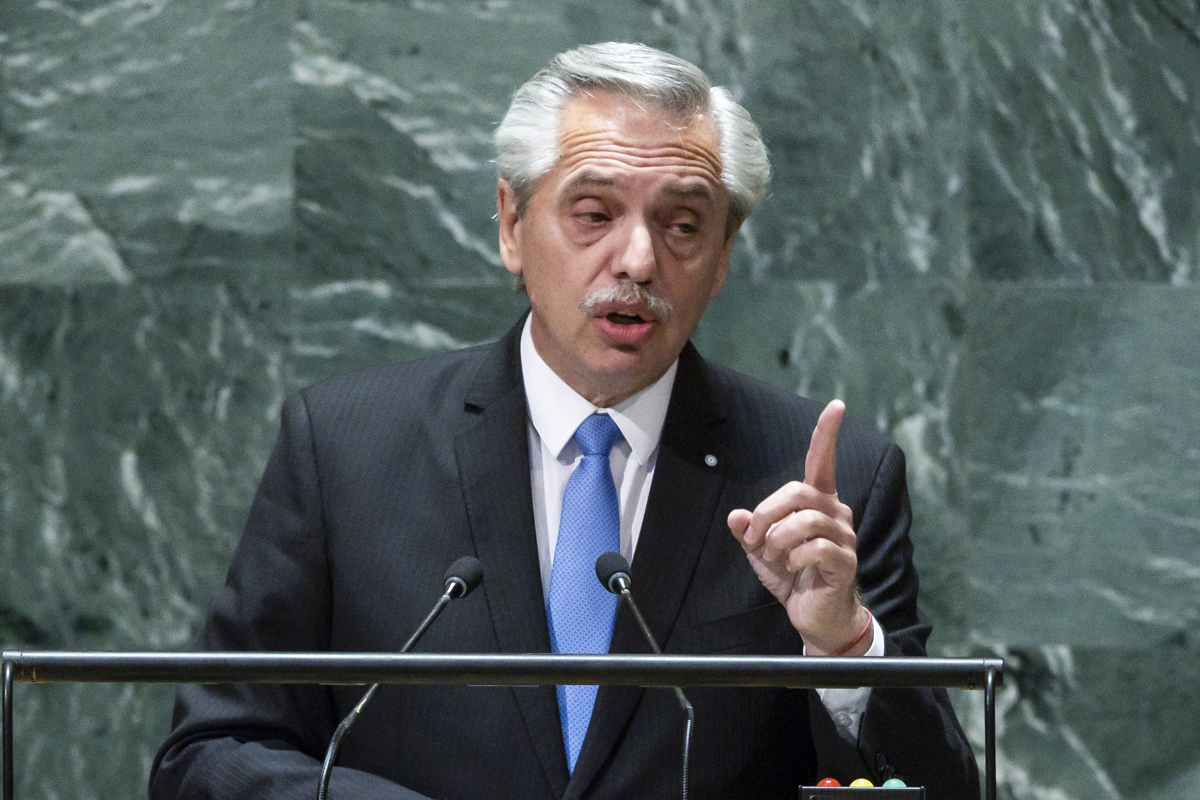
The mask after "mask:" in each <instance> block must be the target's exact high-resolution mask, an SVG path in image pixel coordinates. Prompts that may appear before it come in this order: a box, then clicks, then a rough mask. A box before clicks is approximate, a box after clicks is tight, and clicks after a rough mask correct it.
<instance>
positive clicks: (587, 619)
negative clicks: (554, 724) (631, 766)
mask: <svg viewBox="0 0 1200 800" xmlns="http://www.w3.org/2000/svg"><path fill="white" fill-rule="evenodd" d="M620 439H621V430H620V428H618V427H617V423H615V422H613V421H612V417H609V416H607V415H605V414H593V415H592V416H590V417H588V418H587V419H585V420H584V421H583V423H582V424H581V425H580V426H579V428H578V429H576V431H575V443H576V444H578V445H579V449H580V450H582V451H583V459H582V460H581V461H580V462H579V464H578V466H576V467H575V471H574V472H572V473H571V477H570V478H569V479H568V480H567V488H566V490H565V491H564V492H563V505H562V518H561V520H560V521H559V524H558V541H557V543H556V544H555V545H554V567H553V569H552V570H551V573H550V597H549V600H548V601H547V602H546V616H547V617H548V618H549V621H550V646H551V648H553V650H554V652H556V653H593V654H597V653H607V652H608V645H609V642H611V641H612V629H613V620H614V619H615V618H616V616H617V596H616V595H614V594H611V593H609V592H608V591H607V590H605V588H604V587H603V586H601V585H600V581H598V580H596V558H597V557H599V556H600V555H601V554H602V553H608V552H613V551H619V550H620V549H621V519H620V510H619V507H618V505H617V488H616V486H614V485H613V478H612V469H611V468H610V467H609V462H608V457H609V453H610V452H611V451H612V448H613V445H614V444H616V443H617V442H618V441H619V440H620ZM596 688H597V687H595V686H559V687H558V714H559V719H560V720H561V722H562V731H563V742H564V743H565V744H566V747H567V766H568V768H569V769H570V770H571V771H572V772H574V771H575V761H576V760H577V759H578V758H579V748H580V747H581V746H582V745H583V737H584V735H586V734H587V728H588V720H590V719H591V718H592V706H593V705H595V703H596Z"/></svg>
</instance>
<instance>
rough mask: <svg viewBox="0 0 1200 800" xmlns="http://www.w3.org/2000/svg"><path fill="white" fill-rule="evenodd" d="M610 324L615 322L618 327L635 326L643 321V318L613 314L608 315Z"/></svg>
mask: <svg viewBox="0 0 1200 800" xmlns="http://www.w3.org/2000/svg"><path fill="white" fill-rule="evenodd" d="M608 319H609V321H610V322H615V323H616V324H618V325H635V324H637V323H639V322H641V321H642V318H641V317H639V316H636V315H633V314H618V313H617V312H615V311H614V312H613V313H611V314H609V315H608Z"/></svg>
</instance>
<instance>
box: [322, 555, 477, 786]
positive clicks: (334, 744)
mask: <svg viewBox="0 0 1200 800" xmlns="http://www.w3.org/2000/svg"><path fill="white" fill-rule="evenodd" d="M445 581H446V587H445V590H444V591H443V592H442V596H441V597H439V598H438V601H437V603H435V604H434V606H433V610H431V611H430V612H429V615H428V616H426V617H425V619H424V620H423V621H422V622H421V624H420V625H418V626H417V629H416V630H415V631H413V635H412V636H410V637H408V641H407V642H405V643H404V646H403V647H401V648H400V652H401V653H407V652H408V651H409V650H410V649H412V646H413V645H414V644H416V643H417V640H418V639H420V638H421V637H422V636H423V635H424V634H425V631H426V630H428V628H429V626H430V625H432V624H433V621H434V620H435V619H437V618H438V615H439V614H441V613H442V609H443V608H445V607H446V604H447V603H449V602H450V601H451V600H456V599H458V598H460V597H466V596H467V595H469V594H470V593H471V592H473V591H474V590H475V587H476V586H478V585H479V584H481V583H483V565H482V564H480V563H479V559H477V558H473V557H471V556H463V557H462V558H460V559H458V560H457V561H455V562H454V563H453V564H451V565H450V567H449V569H447V570H446V575H445ZM378 688H379V684H378V683H377V684H375V685H374V686H372V687H371V688H370V689H368V690H367V693H366V694H364V695H363V696H362V700H359V701H358V705H356V706H355V707H354V709H353V710H352V711H351V712H350V713H349V714H347V715H346V718H345V719H344V720H342V722H341V724H339V725H338V726H337V730H335V731H334V732H333V737H332V738H331V739H330V740H329V749H328V750H326V751H325V763H324V765H322V767H321V783H320V784H319V785H318V786H317V800H326V795H327V794H328V793H329V777H330V775H332V774H333V762H334V761H336V760H337V754H338V748H340V747H341V746H342V739H343V738H344V737H345V735H346V733H347V732H348V731H349V730H350V726H352V725H353V724H354V723H355V722H356V721H357V720H358V716H359V714H361V713H362V710H363V709H364V708H366V707H367V703H369V702H370V701H371V698H372V697H373V696H374V695H375V690H376V689H378Z"/></svg>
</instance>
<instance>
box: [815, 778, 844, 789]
mask: <svg viewBox="0 0 1200 800" xmlns="http://www.w3.org/2000/svg"><path fill="white" fill-rule="evenodd" d="M817 786H818V787H821V786H841V784H840V783H838V782H837V781H836V780H834V779H833V778H821V780H819V781H817Z"/></svg>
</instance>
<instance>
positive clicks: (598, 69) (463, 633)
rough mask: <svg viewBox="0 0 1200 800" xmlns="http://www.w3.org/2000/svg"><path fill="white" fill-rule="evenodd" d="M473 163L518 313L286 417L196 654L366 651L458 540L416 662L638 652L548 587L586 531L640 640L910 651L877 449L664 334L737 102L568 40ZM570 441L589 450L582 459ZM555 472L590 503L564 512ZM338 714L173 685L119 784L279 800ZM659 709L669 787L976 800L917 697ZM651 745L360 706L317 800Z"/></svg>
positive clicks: (726, 217) (565, 715) (550, 721)
mask: <svg viewBox="0 0 1200 800" xmlns="http://www.w3.org/2000/svg"><path fill="white" fill-rule="evenodd" d="M497 145H498V150H499V158H498V165H499V168H500V172H501V180H500V182H499V187H498V210H499V215H498V216H499V221H500V246H501V255H502V258H503V260H504V263H505V266H506V267H507V268H508V269H509V270H510V271H511V272H513V273H514V274H516V275H519V276H520V277H521V278H522V279H523V282H524V285H525V287H526V289H527V291H528V293H529V298H530V306H531V311H530V313H529V314H528V315H527V316H526V317H525V318H524V319H523V320H522V321H521V322H520V323H518V325H517V326H516V327H515V328H514V329H513V330H512V331H510V333H509V334H508V335H507V336H506V337H504V338H503V339H502V340H501V341H500V342H498V343H496V344H492V345H485V346H482V347H478V348H472V349H469V350H464V351H459V352H456V353H451V354H447V355H444V356H440V357H436V358H431V359H424V360H420V361H416V362H411V363H408V364H396V365H389V366H386V367H381V368H378V369H375V370H371V371H368V372H364V373H358V374H355V375H350V376H344V377H342V378H336V379H333V380H331V381H327V382H325V383H322V384H319V385H317V386H314V387H310V388H309V389H306V390H304V391H303V392H300V393H299V394H298V395H296V396H294V397H292V398H290V399H289V400H288V402H287V403H286V404H285V406H284V413H283V422H282V430H281V433H280V438H279V442H278V444H277V445H276V449H275V451H274V453H273V454H272V457H271V460H270V463H269V464H268V467H267V470H266V473H265V475H264V477H263V482H262V484H261V486H260V488H259V492H258V494H257V496H256V498H255V502H254V505H253V507H252V508H251V512H250V517H249V520H248V522H247V526H246V532H245V534H244V536H243V538H242V541H241V543H240V544H239V547H238V551H237V553H236V554H235V556H234V561H233V565H232V566H231V568H230V572H229V577H228V579H227V582H226V585H225V586H224V587H223V588H222V589H220V590H219V591H218V592H217V593H216V595H215V597H214V600H213V605H212V609H211V612H210V616H209V620H208V623H207V625H206V627H205V629H204V632H203V633H202V634H201V637H200V646H202V647H204V648H206V649H212V650H282V651H291V650H301V651H308V650H333V651H388V650H395V649H398V648H399V646H400V644H401V643H402V642H403V641H404V639H405V637H406V636H407V635H408V633H409V632H410V631H411V630H412V629H413V628H414V627H415V625H416V624H417V622H418V621H419V620H420V618H421V616H422V615H423V613H424V612H425V610H426V609H427V607H428V605H429V603H430V601H431V599H432V598H434V597H436V596H437V594H438V593H439V592H440V589H441V575H442V570H443V569H444V568H445V566H446V565H447V564H448V563H450V562H451V561H453V560H454V559H455V558H456V557H458V556H459V555H462V554H464V553H472V554H475V555H477V556H478V557H479V558H480V560H481V561H482V562H483V563H484V564H485V567H486V570H487V580H486V582H485V584H484V586H483V587H482V588H481V589H480V590H479V591H478V592H476V593H475V594H473V595H472V596H471V597H468V598H467V599H465V600H463V601H460V602H458V603H456V604H455V605H453V606H452V607H450V609H448V610H447V612H446V614H445V615H444V618H443V619H442V620H440V621H439V622H438V624H437V625H436V626H434V627H433V628H432V629H431V630H430V631H429V633H428V635H427V636H426V638H425V639H424V640H423V642H422V644H421V649H423V650H426V651H430V652H433V651H438V652H512V653H526V652H547V651H550V650H551V649H553V650H555V651H562V652H566V651H572V650H571V649H570V648H568V647H565V646H564V643H567V642H572V641H575V640H576V639H575V638H573V637H576V636H577V635H578V634H579V633H580V632H579V631H578V630H577V629H576V628H577V627H578V626H579V625H581V624H582V625H583V627H584V628H587V629H588V630H585V631H583V633H584V634H585V635H587V636H591V635H593V634H595V633H596V630H599V631H600V633H602V634H603V641H604V643H605V645H606V646H604V647H601V649H610V650H611V652H644V651H645V645H644V643H643V642H642V640H641V637H640V635H639V634H638V632H637V630H636V628H635V626H634V623H633V620H632V619H631V618H629V617H628V616H627V615H626V614H625V613H624V611H620V612H618V611H617V609H616V606H615V603H614V604H613V605H610V606H603V605H602V603H603V602H605V598H604V597H603V594H604V593H603V589H601V588H600V587H599V585H598V584H597V583H596V582H595V581H594V579H593V580H591V581H590V582H589V581H583V580H573V579H572V577H573V576H574V575H575V574H576V573H571V572H570V571H569V570H570V569H572V567H571V566H570V564H569V563H568V562H569V561H570V559H572V558H576V557H577V554H578V553H584V554H585V555H586V558H584V559H583V560H584V561H586V560H587V558H590V557H591V556H590V555H587V547H589V546H593V545H595V543H594V542H592V541H591V539H592V538H600V539H602V538H604V537H610V538H609V539H608V541H609V542H611V546H610V545H608V544H605V545H604V546H603V548H602V550H603V549H618V548H619V549H620V550H621V551H622V552H624V553H626V554H627V555H630V556H632V564H633V576H634V580H635V582H636V584H637V585H638V586H639V587H641V589H640V590H639V597H640V601H641V603H642V605H643V608H644V611H645V613H646V616H647V618H648V621H649V624H650V627H651V629H652V630H653V632H654V635H655V636H656V638H657V639H658V640H659V641H660V642H662V643H663V647H664V649H665V650H666V651H667V652H674V653H726V654H768V655H785V654H786V655H794V654H799V653H801V652H807V653H809V654H826V655H827V654H844V655H854V656H858V655H861V656H870V655H881V654H888V655H900V654H904V655H922V654H923V653H924V642H925V640H926V638H927V636H928V633H929V626H928V624H927V623H926V622H925V620H924V619H923V618H922V617H921V616H920V615H919V614H918V612H917V610H916V595H917V579H916V575H915V572H914V571H913V567H912V560H911V545H910V543H909V540H908V525H909V509H908V501H907V495H906V490H905V487H904V461H903V456H902V455H901V453H900V452H899V450H898V449H897V448H895V447H894V446H892V445H889V444H888V443H886V442H885V441H883V440H882V439H880V438H879V437H878V436H877V435H876V434H874V433H873V432H871V431H870V430H868V429H866V428H864V427H861V426H858V425H856V424H853V422H852V421H847V422H846V424H845V425H844V426H843V425H842V424H841V423H842V412H843V407H842V406H841V404H840V403H837V402H834V403H831V404H830V405H829V406H828V407H826V408H825V409H824V411H821V409H820V408H819V406H816V405H815V404H813V403H812V402H811V401H807V400H803V399H801V398H797V397H794V396H792V395H789V394H787V393H784V392H780V391H778V390H775V389H771V388H769V387H766V386H763V385H761V384H758V383H756V382H754V381H751V380H750V379H747V378H745V377H742V376H739V375H736V374H735V373H731V372H729V371H726V370H723V369H721V368H719V367H716V366H714V365H710V364H708V363H707V362H705V361H704V360H703V359H702V358H700V356H699V355H698V354H697V353H696V352H695V350H694V349H693V348H692V347H691V346H690V345H689V344H688V343H687V339H688V337H689V336H690V335H691V333H692V331H693V330H694V329H695V326H696V324H697V323H698V321H699V319H700V316H701V315H702V314H703V312H704V308H705V307H706V305H707V303H708V301H709V300H710V299H711V298H712V297H713V296H715V295H716V293H717V292H718V291H719V290H720V287H721V285H722V283H723V281H724V276H725V270H726V268H727V265H728V261H729V255H730V250H731V248H732V243H733V237H734V235H735V233H736V231H737V228H738V226H739V225H740V224H741V222H742V221H743V220H744V219H745V218H746V216H747V215H748V214H749V213H751V212H752V211H753V209H754V208H755V207H756V206H757V204H758V202H760V201H761V199H762V196H763V194H764V193H765V189H766V179H767V168H766V156H765V149H764V148H763V147H762V143H761V141H760V140H759V139H758V134H757V129H756V128H755V127H754V125H753V123H752V122H751V121H750V119H749V116H748V115H747V114H746V113H745V112H744V110H742V109H741V108H740V107H739V106H737V104H736V103H734V102H733V100H732V99H731V98H730V97H729V96H728V93H726V92H724V91H723V90H720V89H710V88H709V86H708V83H707V79H705V78H704V76H703V73H700V72H699V70H697V69H696V68H695V67H694V66H692V65H690V64H688V63H687V62H684V61H681V60H679V59H676V58H674V57H671V56H668V55H666V54H664V53H659V52H658V51H654V50H650V49H649V48H644V47H641V46H635V45H596V46H590V47H584V48H579V49H578V50H575V51H571V52H569V53H564V54H562V55H560V56H558V57H556V59H555V60H554V61H552V62H551V64H550V66H548V67H547V69H546V70H543V71H542V72H541V73H539V75H538V76H535V78H534V79H533V80H532V81H530V83H528V84H526V86H524V87H522V89H521V90H520V91H519V92H518V93H517V95H516V97H515V98H514V101H513V105H512V107H511V108H510V111H509V113H508V115H507V116H506V118H505V121H504V123H502V124H501V127H500V130H499V131H498V132H497ZM593 423H597V424H599V425H601V426H606V427H605V429H606V430H608V431H611V434H612V435H611V437H610V439H609V441H608V442H607V443H605V444H604V445H603V446H602V447H600V448H599V449H598V450H596V451H595V452H593V450H592V449H591V448H592V447H593V445H591V444H588V443H587V442H588V441H589V439H588V437H590V434H588V435H587V436H585V435H584V434H583V431H584V430H585V427H588V428H590V426H592V424H593ZM596 458H599V459H600V461H599V462H596V461H589V459H596ZM595 463H601V464H603V465H605V466H606V467H607V468H601V469H600V470H599V472H596V471H595V470H592V469H591V467H587V468H586V469H585V467H584V466H583V465H585V464H595ZM584 472H588V474H589V475H594V476H595V479H596V480H597V481H599V483H597V484H595V486H594V487H593V488H595V489H596V490H597V491H600V494H599V495H595V497H600V498H604V499H602V500H593V499H588V500H586V501H580V500H578V498H579V497H580V496H583V495H579V494H578V492H580V491H582V490H581V489H580V488H579V487H580V485H581V483H580V482H577V481H581V480H582V479H579V478H577V476H579V475H583V474H584ZM800 479H803V482H801V481H800ZM588 480H592V479H591V478H589V479H588ZM605 487H607V488H605ZM588 497H591V496H590V495H589V496H588ZM580 507H582V511H580V510H579V509H580ZM579 513H583V514H584V515H585V517H586V519H587V520H588V524H587V525H584V526H582V529H581V526H580V524H579V522H578V520H577V519H576V516H575V515H577V514H579ZM593 528H595V533H594V535H593V530H592V529H593ZM579 530H582V533H580V532H578V531H579ZM581 537H582V538H581ZM581 547H582V548H583V549H582V550H579V549H578V548H581ZM568 553H570V554H571V555H567V554H568ZM577 560H578V559H577ZM564 576H566V577H564ZM585 584H586V585H585ZM589 591H590V592H593V593H596V592H598V593H599V595H600V596H595V595H587V594H584V593H586V592H589ZM576 603H582V604H583V605H582V606H578V607H579V608H585V609H588V610H587V611H586V613H583V612H575V611H574V609H575V608H576V606H575V605H572V604H576ZM589 604H592V605H589ZM597 604H600V605H597ZM592 609H601V610H600V611H595V610H592ZM604 609H607V610H604ZM606 615H607V616H606ZM614 615H615V616H614ZM579 618H582V620H583V622H582V623H581V622H580V621H579ZM610 631H611V644H608V640H609V632H610ZM574 651H576V652H577V651H578V650H574ZM360 695H361V689H355V688H347V687H341V688H333V689H329V688H325V687H312V686H240V687H239V686H227V687H183V688H181V690H180V694H179V699H178V702H177V707H176V715H175V728H174V730H173V732H172V734H171V737H170V738H169V739H168V741H167V743H166V744H165V745H164V746H163V749H162V751H161V752H160V754H159V758H158V760H157V761H156V763H155V767H154V771H153V775H152V778H151V794H152V796H154V797H222V798H236V797H251V796H253V797H264V796H265V797H304V796H306V793H309V794H311V793H312V792H313V791H315V786H316V780H317V773H318V771H319V766H320V758H321V756H322V754H323V753H324V750H325V746H326V743H327V742H328V739H329V736H330V734H331V733H332V731H333V728H334V727H335V725H336V723H337V721H338V720H339V719H340V718H341V717H342V716H344V715H345V714H346V713H347V712H348V710H349V709H350V707H352V706H353V705H354V703H355V702H356V701H357V700H358V698H359V696H360ZM689 696H690V698H691V700H692V702H693V704H694V705H695V708H696V732H695V737H694V741H693V744H692V755H693V765H694V766H693V773H692V785H693V791H694V795H695V796H696V797H714V798H715V797H779V798H783V797H793V796H795V791H796V786H797V785H798V784H800V783H802V782H812V781H815V779H816V778H817V777H819V775H818V772H821V773H831V774H834V775H835V776H836V777H839V778H840V779H842V780H843V781H848V780H850V779H853V778H855V777H872V778H874V779H875V780H876V781H877V782H880V781H882V780H883V779H884V778H886V777H889V776H891V775H893V774H898V775H902V776H903V777H904V778H905V779H906V780H908V781H909V782H910V783H919V784H923V785H925V786H926V787H927V788H928V790H929V796H930V797H931V798H962V797H977V796H978V776H977V773H976V769H975V763H974V760H973V757H972V756H971V753H970V750H969V748H968V747H967V745H966V743H965V739H964V737H963V734H962V731H961V729H960V727H959V726H958V723H957V721H956V720H955V718H954V714H953V712H952V710H951V709H950V707H949V704H948V702H947V700H946V696H945V693H944V692H940V691H939V692H934V691H912V690H910V691H893V690H878V689H877V690H851V691H849V692H846V691H845V690H843V692H842V693H841V694H839V693H837V692H823V693H821V694H818V693H817V692H810V691H789V690H766V689H758V690H749V689H747V690H738V689H704V690H701V689H693V690H691V691H689ZM681 741H682V726H681V720H680V714H679V710H678V708H677V707H676V706H675V705H674V698H673V697H672V696H671V695H670V694H669V693H668V692H665V691H663V690H641V689H635V688H620V687H603V688H601V689H600V690H599V691H598V692H596V693H591V694H589V693H587V692H586V691H585V692H582V693H577V694H570V693H565V692H564V691H563V690H562V688H561V687H560V688H559V689H558V690H556V689H555V687H540V688H515V689H508V688H470V687H385V688H384V689H383V690H381V692H380V693H379V696H378V697H377V698H376V700H375V702H374V703H373V704H372V705H371V706H370V707H369V708H368V709H367V711H366V712H365V713H364V715H363V717H362V719H361V720H360V721H359V723H358V725H357V727H356V728H355V729H354V730H353V731H352V733H351V734H350V735H349V736H348V737H347V739H346V741H345V743H344V745H343V748H342V755H341V759H340V761H339V766H338V767H337V768H336V769H335V771H334V776H333V781H332V783H331V788H330V792H331V796H334V797H343V796H344V797H350V796H354V797H380V798H412V797H420V796H427V797H439V798H441V797H445V798H468V797H470V798H474V797H514V798H548V799H549V798H559V797H569V798H581V797H591V798H627V797H669V796H673V795H674V794H675V793H676V792H677V785H678V772H677V768H676V766H675V765H676V764H677V762H678V754H679V750H680V745H681Z"/></svg>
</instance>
